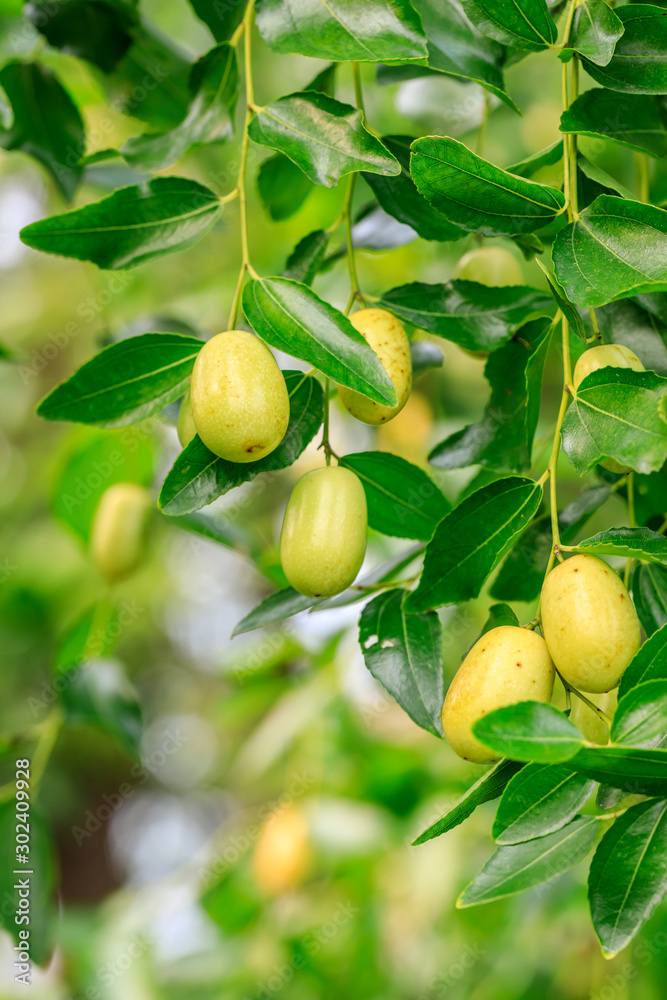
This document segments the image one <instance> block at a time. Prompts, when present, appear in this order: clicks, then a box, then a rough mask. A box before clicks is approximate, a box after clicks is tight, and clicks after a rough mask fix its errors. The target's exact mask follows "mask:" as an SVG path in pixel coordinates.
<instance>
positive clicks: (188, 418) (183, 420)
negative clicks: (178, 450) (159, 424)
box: [176, 393, 197, 448]
mask: <svg viewBox="0 0 667 1000" xmlns="http://www.w3.org/2000/svg"><path fill="white" fill-rule="evenodd" d="M176 432H177V434H178V440H179V441H180V442H181V446H182V447H183V448H187V446H188V445H189V444H190V442H191V441H192V439H193V437H194V436H195V435H196V433H197V427H196V426H195V418H194V417H193V416H192V402H191V400H190V393H188V394H187V396H184V397H183V401H182V402H181V407H180V409H179V411H178V423H177V424H176Z"/></svg>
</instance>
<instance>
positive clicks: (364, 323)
mask: <svg viewBox="0 0 667 1000" xmlns="http://www.w3.org/2000/svg"><path fill="white" fill-rule="evenodd" d="M350 322H351V323H352V326H353V327H354V328H355V329H356V330H358V331H359V333H360V334H361V335H362V337H363V338H364V340H366V342H367V343H368V345H369V346H370V347H372V348H373V350H374V351H375V353H376V354H377V356H378V358H379V359H380V361H381V363H382V367H383V368H384V370H385V371H386V373H387V375H388V376H389V378H390V379H391V381H392V383H393V386H394V389H395V390H396V405H395V406H385V405H383V404H382V403H376V402H374V401H373V400H372V399H369V398H368V396H364V395H363V393H361V392H355V391H354V390H353V389H348V388H347V387H346V386H342V385H341V386H339V387H338V394H339V396H340V401H341V403H342V404H343V406H344V407H345V409H346V410H347V411H348V413H350V414H351V415H352V416H353V417H356V419H357V420H361V421H362V422H363V423H365V424H384V423H386V422H387V421H388V420H392V419H393V418H394V417H395V416H396V414H397V413H400V411H401V410H402V409H403V407H404V406H405V404H406V402H407V400H408V397H409V395H410V389H411V388H412V358H411V356H410V341H409V340H408V337H407V334H406V332H405V330H404V329H403V326H402V324H401V323H399V321H398V320H397V319H396V317H395V316H392V314H391V313H389V312H387V311H386V310H385V309H360V310H359V312H356V313H354V314H353V315H352V316H350Z"/></svg>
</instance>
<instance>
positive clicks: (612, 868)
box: [588, 799, 667, 958]
mask: <svg viewBox="0 0 667 1000" xmlns="http://www.w3.org/2000/svg"><path fill="white" fill-rule="evenodd" d="M665 892H667V802H655V801H652V800H650V799H649V801H648V802H638V803H637V804H636V805H634V806H631V807H630V808H629V809H628V810H627V812H625V813H624V814H623V815H622V816H619V817H618V819H617V820H616V821H615V822H614V825H613V826H612V827H611V828H610V829H609V830H607V832H606V833H605V835H604V837H603V838H602V840H601V841H600V844H599V846H598V849H597V851H596V852H595V854H594V855H593V860H592V862H591V870H590V875H589V878H588V900H589V903H590V907H591V917H592V918H593V926H594V927H595V931H596V933H597V935H598V937H599V939H600V944H601V945H602V951H603V953H604V955H605V957H606V958H613V956H614V955H616V954H617V953H618V952H619V951H621V949H622V948H625V946H626V945H627V944H628V943H629V942H630V941H631V940H632V938H633V937H634V936H635V934H636V933H637V931H638V930H639V928H640V927H641V925H642V924H643V923H644V921H645V920H646V919H647V918H648V917H649V916H650V915H651V912H652V911H653V909H654V907H655V906H656V905H657V904H658V903H659V902H660V900H661V899H662V898H663V896H664V895H665Z"/></svg>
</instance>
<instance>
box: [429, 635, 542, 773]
mask: <svg viewBox="0 0 667 1000" xmlns="http://www.w3.org/2000/svg"><path fill="white" fill-rule="evenodd" d="M553 684H554V668H553V664H552V662H551V657H550V656H549V652H548V650H547V646H546V643H545V641H544V639H543V638H542V637H541V636H540V635H538V634H537V633H536V632H531V631H529V630H528V629H525V628H519V627H518V626H517V625H500V626H499V627H498V628H492V629H491V630H490V631H489V632H487V633H486V634H485V635H483V636H482V637H481V639H478V640H477V642H476V643H475V645H474V646H473V647H472V649H471V650H470V652H469V653H468V655H467V656H466V658H465V660H464V661H463V663H462V664H461V666H460V667H459V669H458V671H457V672H456V675H455V677H454V680H453V681H452V683H451V684H450V686H449V690H448V691H447V697H446V698H445V704H444V706H443V709H442V726H443V729H444V732H445V736H446V737H447V739H448V741H449V744H450V746H451V748H452V750H454V751H455V752H456V753H457V754H458V755H459V757H463V759H464V760H472V761H475V762H476V763H478V764H487V763H490V762H491V761H494V760H498V757H499V755H498V754H497V753H496V752H495V751H493V750H491V749H490V748H489V747H485V746H484V744H483V743H480V741H479V740H478V739H477V738H476V737H475V736H473V733H472V727H473V724H474V723H475V722H477V721H478V720H479V719H481V718H482V716H484V715H487V714H488V713H489V712H493V711H494V710H495V709H496V708H505V707H506V706H507V705H515V704H516V703H517V702H519V701H544V702H548V701H549V700H550V699H551V693H552V691H553Z"/></svg>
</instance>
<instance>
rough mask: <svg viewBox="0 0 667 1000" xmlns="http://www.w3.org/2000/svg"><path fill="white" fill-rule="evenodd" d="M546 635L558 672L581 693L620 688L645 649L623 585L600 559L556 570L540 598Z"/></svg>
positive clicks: (582, 559)
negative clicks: (636, 654)
mask: <svg viewBox="0 0 667 1000" xmlns="http://www.w3.org/2000/svg"><path fill="white" fill-rule="evenodd" d="M540 607H541V613H542V632H543V634H544V638H545V640H546V644H547V646H548V647H549V653H550V654H551V658H552V659H553V661H554V664H555V666H556V668H557V669H558V670H559V671H560V673H561V674H562V675H563V677H564V678H565V680H566V681H568V682H569V683H570V684H572V685H573V686H574V687H576V688H578V689H579V690H580V691H592V692H594V693H598V694H600V693H602V692H603V691H611V690H612V688H615V687H617V686H618V683H619V681H620V679H621V677H622V675H623V671H624V670H625V668H626V667H627V665H628V664H629V663H630V661H631V660H632V658H633V656H634V655H635V653H636V652H637V650H638V649H639V646H640V630H639V619H638V618H637V612H636V611H635V609H634V606H633V604H632V601H631V600H630V595H629V594H628V592H627V590H626V589H625V586H624V584H623V581H622V580H621V579H620V577H619V576H617V574H616V573H614V571H613V569H612V568H611V567H610V566H608V565H607V563H606V562H604V561H603V560H602V559H598V558H597V557H596V556H587V555H576V556H572V557H571V558H570V559H566V560H565V562H562V563H561V564H560V565H559V566H556V567H555V569H552V571H551V573H549V576H548V577H547V578H546V580H545V581H544V586H543V587H542V598H541V603H540Z"/></svg>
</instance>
